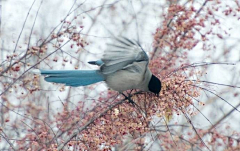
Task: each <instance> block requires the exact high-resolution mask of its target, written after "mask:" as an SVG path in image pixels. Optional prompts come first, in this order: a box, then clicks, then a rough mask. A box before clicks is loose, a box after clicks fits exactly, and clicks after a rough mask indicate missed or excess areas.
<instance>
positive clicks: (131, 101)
mask: <svg viewBox="0 0 240 151" xmlns="http://www.w3.org/2000/svg"><path fill="white" fill-rule="evenodd" d="M121 94H122V95H123V96H124V97H125V98H126V99H128V102H129V103H131V104H133V105H134V104H135V102H134V101H133V100H132V99H131V97H130V95H128V97H127V96H126V95H125V94H124V93H121Z"/></svg>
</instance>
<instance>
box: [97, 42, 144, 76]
mask: <svg viewBox="0 0 240 151" xmlns="http://www.w3.org/2000/svg"><path fill="white" fill-rule="evenodd" d="M148 60H149V58H148V56H147V54H146V52H145V51H144V50H143V49H142V47H141V45H140V44H139V43H138V42H137V41H131V40H129V39H127V38H119V39H116V43H114V44H108V48H107V50H106V51H105V53H104V55H103V58H102V61H103V63H104V64H103V65H102V66H101V72H102V73H103V74H110V73H113V72H116V71H118V70H121V69H124V68H126V67H127V66H129V65H131V64H133V63H134V62H141V61H147V62H148Z"/></svg>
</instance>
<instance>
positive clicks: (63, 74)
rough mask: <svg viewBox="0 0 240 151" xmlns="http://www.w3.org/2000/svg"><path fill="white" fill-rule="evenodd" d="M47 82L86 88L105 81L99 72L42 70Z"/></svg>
mask: <svg viewBox="0 0 240 151" xmlns="http://www.w3.org/2000/svg"><path fill="white" fill-rule="evenodd" d="M40 72H41V74H42V75H46V76H47V77H45V80H46V81H47V82H54V83H63V84H65V85H67V86H72V87H77V86H86V85H90V84H93V83H97V82H100V81H103V80H104V76H103V75H102V74H101V73H100V72H99V70H40Z"/></svg>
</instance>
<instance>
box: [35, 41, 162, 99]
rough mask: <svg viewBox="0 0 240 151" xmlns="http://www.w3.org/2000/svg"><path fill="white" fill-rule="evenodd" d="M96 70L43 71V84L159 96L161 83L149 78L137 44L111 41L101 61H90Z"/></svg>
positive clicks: (41, 71)
mask: <svg viewBox="0 0 240 151" xmlns="http://www.w3.org/2000/svg"><path fill="white" fill-rule="evenodd" d="M88 63H89V64H91V65H97V66H99V69H97V70H42V69H40V74H41V75H44V76H45V78H44V79H45V81H47V82H53V83H62V84H65V85H66V86H72V87H78V86H87V85H91V84H94V83H97V82H101V81H105V82H106V84H107V86H108V87H109V88H111V89H113V90H115V91H118V92H120V93H122V92H124V91H126V90H132V89H139V90H141V91H145V92H152V93H154V94H156V95H159V93H160V91H161V81H160V80H159V79H158V78H157V77H156V76H155V75H153V74H152V72H151V71H150V69H149V67H148V65H149V57H148V55H147V54H146V52H145V51H144V49H143V48H142V46H141V45H140V43H139V42H138V41H136V40H130V39H128V38H125V37H120V38H114V42H112V43H110V44H108V45H107V49H106V50H105V51H104V54H103V57H102V58H101V60H97V61H89V62H88Z"/></svg>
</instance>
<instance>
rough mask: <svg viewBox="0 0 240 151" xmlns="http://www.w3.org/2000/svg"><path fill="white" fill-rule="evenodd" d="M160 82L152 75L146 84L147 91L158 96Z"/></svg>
mask: <svg viewBox="0 0 240 151" xmlns="http://www.w3.org/2000/svg"><path fill="white" fill-rule="evenodd" d="M161 87H162V86H161V81H160V80H159V79H158V78H157V77H155V76H154V75H152V77H151V79H150V81H149V83H148V89H149V91H151V92H153V93H155V94H157V95H158V94H159V92H160V91H161Z"/></svg>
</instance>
